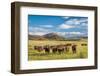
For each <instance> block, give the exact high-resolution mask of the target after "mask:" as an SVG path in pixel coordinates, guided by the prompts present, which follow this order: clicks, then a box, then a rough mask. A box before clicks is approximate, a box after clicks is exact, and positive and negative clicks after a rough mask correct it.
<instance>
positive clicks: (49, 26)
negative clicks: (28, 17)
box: [42, 25, 53, 28]
mask: <svg viewBox="0 0 100 76" xmlns="http://www.w3.org/2000/svg"><path fill="white" fill-rule="evenodd" d="M42 27H46V28H52V27H53V25H43V26H42Z"/></svg>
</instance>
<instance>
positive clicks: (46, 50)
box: [44, 45, 50, 53]
mask: <svg viewBox="0 0 100 76" xmlns="http://www.w3.org/2000/svg"><path fill="white" fill-rule="evenodd" d="M44 50H45V53H50V46H49V45H46V46H44Z"/></svg>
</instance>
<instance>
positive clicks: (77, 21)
mask: <svg viewBox="0 0 100 76" xmlns="http://www.w3.org/2000/svg"><path fill="white" fill-rule="evenodd" d="M65 23H66V24H71V25H72V24H74V25H78V24H80V20H78V19H71V20H68V21H66V22H65Z"/></svg>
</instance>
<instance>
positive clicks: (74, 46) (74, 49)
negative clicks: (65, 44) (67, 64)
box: [72, 45, 77, 54]
mask: <svg viewBox="0 0 100 76" xmlns="http://www.w3.org/2000/svg"><path fill="white" fill-rule="evenodd" d="M76 46H77V45H72V52H73V54H75V53H76Z"/></svg>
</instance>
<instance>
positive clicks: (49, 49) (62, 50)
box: [34, 44, 86, 54]
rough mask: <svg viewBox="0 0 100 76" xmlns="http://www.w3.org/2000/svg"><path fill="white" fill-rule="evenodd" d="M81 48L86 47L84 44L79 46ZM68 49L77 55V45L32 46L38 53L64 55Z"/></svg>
mask: <svg viewBox="0 0 100 76" xmlns="http://www.w3.org/2000/svg"><path fill="white" fill-rule="evenodd" d="M81 46H86V44H81ZM70 48H71V49H72V53H73V54H75V53H77V45H76V44H63V45H51V46H50V45H44V46H34V50H37V51H38V52H41V51H45V53H50V52H52V53H59V54H62V53H65V52H69V50H70Z"/></svg>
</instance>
